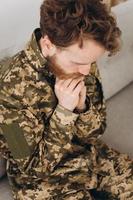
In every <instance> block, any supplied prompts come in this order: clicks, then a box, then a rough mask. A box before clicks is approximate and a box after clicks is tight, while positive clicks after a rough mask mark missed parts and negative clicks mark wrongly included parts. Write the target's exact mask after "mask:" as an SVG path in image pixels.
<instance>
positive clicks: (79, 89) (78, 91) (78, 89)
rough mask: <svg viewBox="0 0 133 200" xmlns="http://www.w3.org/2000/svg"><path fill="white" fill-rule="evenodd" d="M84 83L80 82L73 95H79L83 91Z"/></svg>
mask: <svg viewBox="0 0 133 200" xmlns="http://www.w3.org/2000/svg"><path fill="white" fill-rule="evenodd" d="M83 84H84V83H83V82H80V83H79V84H78V85H77V86H76V87H75V88H74V90H73V94H74V95H77V94H79V93H80V91H81V89H82V87H83Z"/></svg>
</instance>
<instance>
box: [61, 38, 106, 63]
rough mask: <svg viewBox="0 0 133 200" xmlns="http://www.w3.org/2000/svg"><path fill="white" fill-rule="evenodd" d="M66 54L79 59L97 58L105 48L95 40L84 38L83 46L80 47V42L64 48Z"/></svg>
mask: <svg viewBox="0 0 133 200" xmlns="http://www.w3.org/2000/svg"><path fill="white" fill-rule="evenodd" d="M64 51H65V53H66V56H68V58H70V59H75V58H76V60H79V61H82V60H83V62H84V61H87V60H92V61H93V60H97V59H98V58H99V57H100V56H101V55H102V54H103V53H104V52H105V49H104V47H103V46H101V45H100V44H99V43H97V42H96V41H94V40H89V39H88V40H84V42H83V47H82V48H79V46H78V43H75V44H73V45H71V46H69V47H67V48H65V49H64Z"/></svg>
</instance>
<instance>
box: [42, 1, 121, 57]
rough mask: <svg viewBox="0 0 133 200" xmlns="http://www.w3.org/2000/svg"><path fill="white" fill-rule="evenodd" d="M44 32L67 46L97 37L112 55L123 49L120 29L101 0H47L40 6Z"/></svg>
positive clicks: (63, 45) (62, 45)
mask: <svg viewBox="0 0 133 200" xmlns="http://www.w3.org/2000/svg"><path fill="white" fill-rule="evenodd" d="M40 28H41V33H42V36H45V35H47V36H48V37H49V39H50V41H51V42H52V43H53V44H55V45H56V46H57V47H60V48H61V47H68V46H69V45H72V44H74V43H76V42H77V41H78V42H79V47H80V48H82V46H83V39H89V38H91V39H94V40H95V41H97V42H98V43H100V44H101V45H102V46H103V47H104V48H105V49H106V50H107V51H109V53H110V54H109V55H112V54H115V53H116V52H117V51H118V50H119V49H120V36H121V31H120V29H119V28H118V27H117V23H116V19H115V18H114V17H113V16H112V15H111V13H109V12H108V9H107V7H106V5H105V4H103V3H102V1H101V0H45V1H44V2H43V3H42V5H41V8H40Z"/></svg>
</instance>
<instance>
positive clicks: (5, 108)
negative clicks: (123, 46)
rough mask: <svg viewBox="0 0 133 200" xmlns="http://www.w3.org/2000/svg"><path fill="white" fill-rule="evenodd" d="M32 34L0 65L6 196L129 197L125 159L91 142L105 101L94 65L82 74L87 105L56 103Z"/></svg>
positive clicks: (132, 192)
mask: <svg viewBox="0 0 133 200" xmlns="http://www.w3.org/2000/svg"><path fill="white" fill-rule="evenodd" d="M36 31H39V29H37V30H36ZM36 31H35V32H34V33H33V34H32V38H31V40H30V41H29V43H28V44H27V46H26V48H25V49H24V50H22V51H21V52H19V53H17V54H16V55H15V56H13V57H12V59H10V62H6V64H5V65H3V67H2V70H1V80H0V154H1V155H2V156H3V157H4V158H6V160H7V174H8V179H9V182H10V185H11V187H12V191H13V197H14V199H16V200H31V199H33V200H78V199H84V200H89V199H97V198H96V195H95V192H97V191H99V192H103V197H101V198H100V199H104V196H105V199H113V200H114V199H120V200H133V162H132V160H131V159H130V158H129V157H128V156H127V155H126V154H121V153H119V152H118V151H116V150H114V149H112V148H110V147H108V146H107V145H106V144H104V143H103V142H102V141H101V140H100V139H99V138H100V137H101V136H102V134H103V133H104V131H105V128H106V102H105V99H104V95H103V90H102V81H101V77H100V73H99V69H98V67H97V65H96V64H93V65H92V66H91V70H90V74H89V75H88V76H86V78H85V84H86V87H87V96H86V103H87V105H88V106H87V110H86V111H84V112H81V113H76V112H71V111H69V110H67V109H65V108H64V107H62V106H59V105H58V99H57V98H56V96H55V93H54V84H55V76H54V75H53V74H52V73H51V72H50V71H49V70H48V66H47V60H46V59H45V58H44V57H43V56H42V54H41V51H40V49H39V46H38V43H37V39H36ZM16 124H17V126H15V125H16ZM9 127H13V128H15V129H13V128H12V129H9ZM16 127H18V128H16ZM16 129H17V130H16ZM5 130H9V131H7V132H6V131H5ZM14 130H15V131H14ZM5 132H6V133H5ZM20 133H23V134H22V136H23V139H24V140H25V143H23V142H22V139H21V137H20ZM12 138H15V139H12ZM20 144H21V145H20ZM25 145H27V147H28V148H29V149H30V151H28V153H26V154H24V153H23V151H24V148H26V146H25ZM19 146H21V147H22V148H19ZM11 147H12V148H11ZM13 147H14V148H13ZM19 151H20V152H19ZM17 152H18V153H17ZM106 193H107V196H106V195H105V194H106Z"/></svg>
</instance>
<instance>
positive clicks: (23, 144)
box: [0, 123, 30, 159]
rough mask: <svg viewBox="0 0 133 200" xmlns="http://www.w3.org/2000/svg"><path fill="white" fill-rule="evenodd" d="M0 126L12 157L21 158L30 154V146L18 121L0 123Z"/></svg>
mask: <svg viewBox="0 0 133 200" xmlns="http://www.w3.org/2000/svg"><path fill="white" fill-rule="evenodd" d="M0 127H1V129H2V132H3V135H4V137H5V139H6V141H7V144H8V146H9V150H10V151H11V153H12V156H13V157H14V158H16V159H21V158H25V157H28V156H30V147H29V145H28V143H27V141H26V139H25V137H24V133H23V130H22V128H21V127H20V126H19V124H18V123H12V124H1V125H0Z"/></svg>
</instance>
